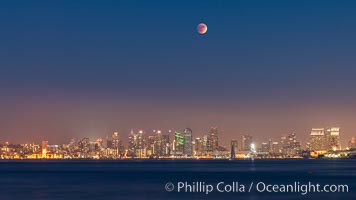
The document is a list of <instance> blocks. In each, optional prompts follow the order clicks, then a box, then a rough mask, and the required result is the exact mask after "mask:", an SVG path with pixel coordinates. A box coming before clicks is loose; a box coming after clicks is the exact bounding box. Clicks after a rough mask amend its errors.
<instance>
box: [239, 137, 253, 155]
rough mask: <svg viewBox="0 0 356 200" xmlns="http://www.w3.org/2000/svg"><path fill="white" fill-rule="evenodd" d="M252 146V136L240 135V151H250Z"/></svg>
mask: <svg viewBox="0 0 356 200" xmlns="http://www.w3.org/2000/svg"><path fill="white" fill-rule="evenodd" d="M251 144H252V136H251V135H242V136H241V146H240V150H241V151H250V150H251Z"/></svg>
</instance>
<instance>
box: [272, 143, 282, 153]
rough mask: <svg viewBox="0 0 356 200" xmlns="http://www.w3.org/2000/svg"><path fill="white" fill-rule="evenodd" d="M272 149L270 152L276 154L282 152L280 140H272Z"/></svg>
mask: <svg viewBox="0 0 356 200" xmlns="http://www.w3.org/2000/svg"><path fill="white" fill-rule="evenodd" d="M271 148H272V150H271V152H270V153H272V154H274V155H276V154H280V151H279V149H280V148H279V143H278V142H272V147H271Z"/></svg>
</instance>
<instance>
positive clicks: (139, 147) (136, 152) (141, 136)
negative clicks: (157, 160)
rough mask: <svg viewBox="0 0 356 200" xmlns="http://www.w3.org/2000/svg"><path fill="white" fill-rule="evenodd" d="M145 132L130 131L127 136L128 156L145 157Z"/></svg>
mask: <svg viewBox="0 0 356 200" xmlns="http://www.w3.org/2000/svg"><path fill="white" fill-rule="evenodd" d="M145 136H146V135H145V132H144V131H143V130H139V131H138V133H135V132H134V131H133V130H131V132H130V134H129V152H128V153H129V156H131V157H139V158H142V157H146V138H145Z"/></svg>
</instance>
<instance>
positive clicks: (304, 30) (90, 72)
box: [0, 0, 356, 145]
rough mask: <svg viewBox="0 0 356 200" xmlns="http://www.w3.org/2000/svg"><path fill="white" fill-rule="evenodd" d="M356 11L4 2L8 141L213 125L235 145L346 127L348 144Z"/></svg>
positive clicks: (0, 134) (253, 4)
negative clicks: (244, 139) (245, 139)
mask: <svg viewBox="0 0 356 200" xmlns="http://www.w3.org/2000/svg"><path fill="white" fill-rule="evenodd" d="M355 6H356V3H355V2H342V3H337V4H335V3H333V2H324V1H321V0H317V1H315V2H314V3H310V2H309V1H302V2H300V1H298V3H296V2H293V1H292V2H286V1H282V0H277V1H273V2H269V3H266V2H264V1H260V0H257V1H233V2H225V1H224V2H220V1H214V2H213V1H194V2H188V1H187V2H180V1H179V2H169V3H168V2H165V1H156V2H136V1H125V0H124V1H106V2H100V3H96V2H87V1H83V0H79V1H76V2H72V1H63V2H61V3H59V2H47V1H40V2H37V3H30V2H25V1H16V0H15V1H9V2H6V3H3V4H1V7H0V13H1V16H0V17H2V18H3V19H6V20H0V28H1V30H2V31H1V32H0V41H1V45H0V91H1V93H0V110H1V113H0V141H5V140H9V141H14V142H15V143H23V142H29V141H30V140H34V141H41V140H42V139H43V138H47V139H48V140H49V141H55V142H56V143H64V142H65V141H66V140H68V139H70V138H71V137H77V138H79V137H82V136H85V135H88V136H90V137H100V136H101V135H105V134H107V133H109V132H111V131H112V130H116V129H119V131H120V132H125V131H128V130H130V129H131V128H133V127H137V128H142V129H146V130H153V129H155V128H161V129H179V128H181V127H191V128H192V129H193V130H195V131H197V132H205V131H207V130H206V128H205V127H210V126H215V125H216V126H218V127H221V128H223V130H222V132H223V134H225V137H226V138H234V137H236V136H237V137H238V135H240V134H251V135H255V137H256V138H258V139H260V140H261V141H263V140H267V139H268V138H269V137H272V138H278V137H279V135H280V134H282V133H291V132H296V133H297V134H299V135H300V137H301V139H302V140H303V141H306V140H307V134H308V132H309V130H310V129H311V128H312V127H328V126H337V127H342V130H343V135H344V137H343V138H344V139H342V140H343V141H342V143H343V145H345V144H346V143H347V141H346V140H345V138H351V137H352V136H354V135H355V132H356V124H355V123H354V121H355V115H354V113H356V103H355V101H354V99H355V98H356V92H355V90H354V85H356V79H355V78H354V77H355V75H356V68H355V67H354V66H355V63H356V62H355V57H354V54H353V53H352V52H354V51H355V46H356V45H355V41H356V40H355V35H356V21H355V20H354V19H355V18H356V12H354V8H355ZM200 23H205V24H206V25H207V26H208V27H209V30H208V31H207V32H206V33H205V34H203V35H201V34H199V33H198V32H197V30H196V27H197V25H198V24H200ZM224 143H225V144H226V145H228V143H229V141H224Z"/></svg>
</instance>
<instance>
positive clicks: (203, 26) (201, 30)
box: [197, 23, 208, 35]
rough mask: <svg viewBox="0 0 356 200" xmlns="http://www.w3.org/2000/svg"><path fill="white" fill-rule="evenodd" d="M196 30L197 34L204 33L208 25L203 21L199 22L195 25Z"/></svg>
mask: <svg viewBox="0 0 356 200" xmlns="http://www.w3.org/2000/svg"><path fill="white" fill-rule="evenodd" d="M197 31H198V33H199V34H201V35H203V34H205V33H206V31H208V26H207V25H206V24H204V23H200V24H198V26H197Z"/></svg>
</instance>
